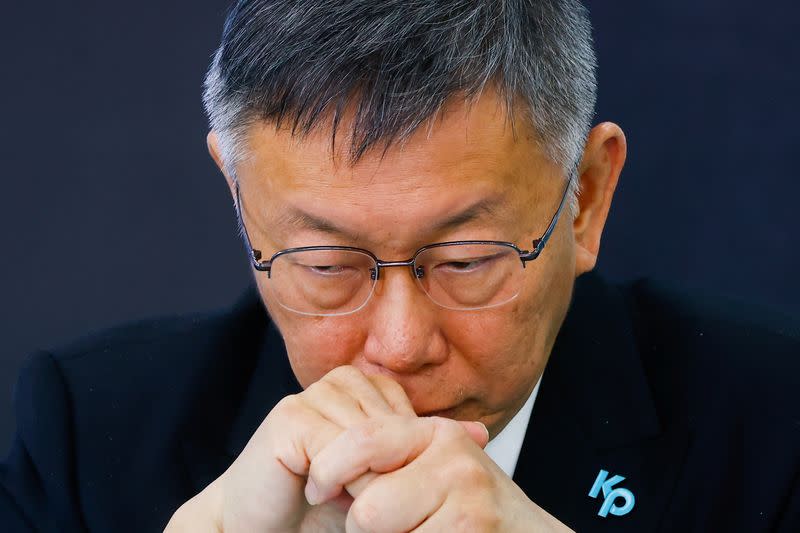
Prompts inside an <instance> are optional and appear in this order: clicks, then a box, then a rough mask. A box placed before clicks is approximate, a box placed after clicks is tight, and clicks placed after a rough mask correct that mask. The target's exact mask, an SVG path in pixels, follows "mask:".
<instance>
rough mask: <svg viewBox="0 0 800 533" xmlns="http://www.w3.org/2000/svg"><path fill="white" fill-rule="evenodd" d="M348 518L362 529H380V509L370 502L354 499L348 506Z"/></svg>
mask: <svg viewBox="0 0 800 533" xmlns="http://www.w3.org/2000/svg"><path fill="white" fill-rule="evenodd" d="M348 514H349V515H350V520H352V521H353V523H354V524H355V525H356V526H357V527H358V529H360V530H362V531H380V525H381V520H380V510H379V509H378V507H377V506H375V505H374V504H373V503H372V502H370V501H368V500H365V499H363V498H362V499H356V501H355V502H353V505H351V506H350V511H349V513H348Z"/></svg>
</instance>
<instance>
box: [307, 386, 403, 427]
mask: <svg viewBox="0 0 800 533" xmlns="http://www.w3.org/2000/svg"><path fill="white" fill-rule="evenodd" d="M299 397H300V398H301V400H302V401H303V402H304V403H306V404H307V405H308V406H309V407H310V408H312V409H314V410H316V411H317V412H319V414H320V415H321V416H323V417H325V418H326V419H327V420H329V421H330V422H332V423H333V424H336V425H337V426H339V427H341V428H342V429H345V428H348V427H352V426H354V425H356V424H359V423H361V422H363V421H364V420H366V419H367V418H369V415H368V414H367V413H366V412H364V409H363V408H362V405H361V403H360V402H358V401H357V400H356V399H355V398H354V397H353V396H352V395H350V394H349V393H348V392H347V391H345V390H344V389H343V388H342V387H341V386H339V385H338V384H336V383H335V382H333V381H331V380H328V379H325V378H323V379H321V380H319V381H317V382H315V383H312V384H311V385H309V386H308V388H307V389H306V390H305V391H303V392H302V393H300V394H299ZM388 409H389V408H388V406H387V410H388Z"/></svg>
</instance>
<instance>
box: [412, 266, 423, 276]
mask: <svg viewBox="0 0 800 533" xmlns="http://www.w3.org/2000/svg"><path fill="white" fill-rule="evenodd" d="M414 275H415V276H416V277H417V279H422V277H423V276H425V267H421V266H418V267H415V268H414Z"/></svg>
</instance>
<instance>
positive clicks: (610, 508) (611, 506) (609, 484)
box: [589, 470, 636, 518]
mask: <svg viewBox="0 0 800 533" xmlns="http://www.w3.org/2000/svg"><path fill="white" fill-rule="evenodd" d="M622 481H625V478H624V477H623V476H614V477H612V478H611V479H608V472H606V471H605V470H600V473H599V474H597V479H595V480H594V485H592V490H590V491H589V496H590V497H592V498H597V496H598V494H600V491H601V490H602V491H603V498H604V500H603V504H602V505H601V506H600V511H599V512H598V513H597V514H598V515H600V516H602V517H603V518H605V517H606V516H608V513H611V514H613V515H614V516H622V515H626V514H628V513H629V512H630V511H631V509H633V505H634V504H635V503H636V498H634V497H633V493H632V492H631V491H629V490H628V489H623V488H622V487H618V488H614V485H616V484H617V483H620V482H622ZM621 500H624V502H623V501H621ZM619 503H622V505H618V504H619Z"/></svg>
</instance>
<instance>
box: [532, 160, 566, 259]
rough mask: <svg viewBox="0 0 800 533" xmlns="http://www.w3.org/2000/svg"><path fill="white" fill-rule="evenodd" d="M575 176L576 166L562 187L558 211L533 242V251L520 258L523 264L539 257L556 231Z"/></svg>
mask: <svg viewBox="0 0 800 533" xmlns="http://www.w3.org/2000/svg"><path fill="white" fill-rule="evenodd" d="M577 174H578V167H577V165H576V166H575V168H574V169H573V170H572V172H570V174H569V177H568V178H567V185H566V187H564V194H562V195H561V202H559V204H558V209H557V210H556V212H555V214H554V215H553V218H552V219H551V220H550V224H549V225H548V226H547V229H546V230H545V232H544V234H543V235H542V236H541V238H539V239H536V240H534V241H533V250H532V251H530V252H528V253H525V254H523V255H522V256H521V258H522V260H523V262H524V261H530V260H532V259H536V258H537V257H538V256H539V254H541V253H542V250H544V246H545V245H546V244H547V241H548V240H550V235H552V233H553V231H554V230H555V229H556V225H557V224H558V218H559V217H560V216H561V211H563V210H564V204H566V203H567V196H568V195H569V194H568V193H569V190H570V187H571V185H572V180H573V179H575V177H576V175H577Z"/></svg>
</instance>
